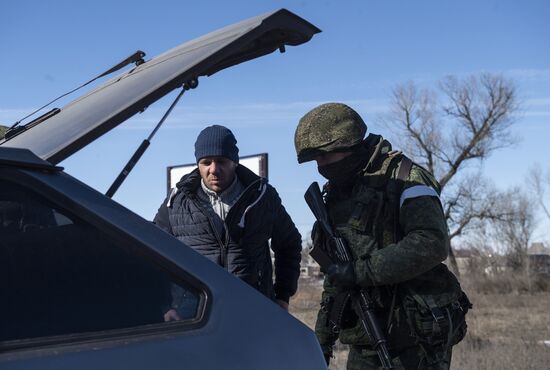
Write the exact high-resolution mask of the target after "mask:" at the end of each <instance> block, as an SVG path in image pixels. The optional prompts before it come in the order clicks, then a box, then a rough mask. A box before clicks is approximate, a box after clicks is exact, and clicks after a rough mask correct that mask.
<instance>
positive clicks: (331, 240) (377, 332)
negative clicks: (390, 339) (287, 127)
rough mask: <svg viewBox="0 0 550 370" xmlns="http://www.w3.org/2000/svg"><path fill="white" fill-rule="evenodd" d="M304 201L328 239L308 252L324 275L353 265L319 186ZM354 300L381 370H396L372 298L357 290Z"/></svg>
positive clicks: (311, 189)
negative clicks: (333, 267)
mask: <svg viewBox="0 0 550 370" xmlns="http://www.w3.org/2000/svg"><path fill="white" fill-rule="evenodd" d="M304 198H305V200H306V203H307V205H308V206H309V208H310V209H311V212H313V215H314V216H315V218H316V219H317V221H318V223H319V225H320V226H321V228H322V229H323V232H324V233H325V237H326V238H327V239H328V243H326V244H323V245H313V246H312V247H311V249H310V250H309V254H310V255H311V257H312V258H313V259H314V260H315V261H316V262H317V263H318V264H319V266H320V267H321V271H323V272H326V271H327V269H328V267H329V266H330V265H332V264H334V263H339V262H349V261H351V260H352V257H351V253H350V252H349V249H348V246H347V245H346V241H345V240H344V239H343V238H341V237H339V236H338V235H337V234H336V233H335V232H334V230H333V229H332V226H331V224H330V220H329V217H328V212H327V209H326V207H325V203H324V201H323V195H322V194H321V191H320V189H319V184H317V182H313V183H312V184H311V185H310V186H309V188H308V189H307V191H306V193H305V194H304ZM318 244H321V243H318ZM352 297H353V299H352V302H354V304H355V307H354V309H355V312H356V313H357V316H358V317H359V320H360V321H361V324H362V325H363V328H364V329H365V332H366V333H367V336H368V338H369V342H370V343H371V344H372V346H373V348H374V349H375V350H376V353H377V354H378V357H379V358H380V362H381V363H382V367H383V368H384V369H393V367H392V364H391V358H390V354H389V351H388V345H387V341H386V338H385V337H384V333H383V332H382V330H381V329H380V325H379V324H378V320H377V319H376V316H375V314H374V302H373V300H372V298H371V296H370V294H369V293H368V292H367V291H366V290H365V289H358V290H357V291H355V292H352Z"/></svg>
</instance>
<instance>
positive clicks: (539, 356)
mask: <svg viewBox="0 0 550 370" xmlns="http://www.w3.org/2000/svg"><path fill="white" fill-rule="evenodd" d="M320 295H321V285H320V284H319V283H312V282H310V281H307V280H304V281H301V285H300V288H299V291H298V294H297V295H296V296H295V297H294V298H293V299H292V301H291V313H292V314H293V315H294V316H295V317H297V318H298V319H299V320H301V321H303V322H304V323H306V324H307V325H308V326H309V327H311V328H313V326H314V323H315V317H316V315H317V309H318V307H319V299H320ZM468 295H469V296H470V299H471V301H472V303H473V304H474V309H473V310H472V311H470V312H469V313H468V318H467V320H468V334H467V336H466V338H465V339H464V340H463V341H462V342H461V343H460V344H458V345H457V346H455V347H454V349H453V362H452V366H451V368H452V369H454V370H458V369H487V370H493V369H494V370H496V369H522V370H523V369H537V370H538V369H550V342H548V345H545V344H543V341H545V340H546V341H550V293H548V292H538V293H525V292H523V293H518V292H511V293H484V294H482V293H475V292H470V291H468ZM337 349H338V351H337V352H338V353H337V356H336V358H335V359H333V360H332V361H331V366H330V368H331V369H332V370H343V369H345V361H346V349H345V346H342V345H338V346H337Z"/></svg>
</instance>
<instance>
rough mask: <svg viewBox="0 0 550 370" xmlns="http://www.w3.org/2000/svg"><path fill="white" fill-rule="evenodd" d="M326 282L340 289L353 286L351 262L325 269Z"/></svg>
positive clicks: (353, 274) (353, 275) (336, 264)
mask: <svg viewBox="0 0 550 370" xmlns="http://www.w3.org/2000/svg"><path fill="white" fill-rule="evenodd" d="M327 276H328V281H329V283H330V284H332V285H334V286H335V287H337V288H340V289H347V288H351V287H353V286H354V285H355V273H354V272H353V262H351V261H348V262H340V263H334V264H332V265H330V266H329V267H328V269H327Z"/></svg>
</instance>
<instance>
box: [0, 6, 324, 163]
mask: <svg viewBox="0 0 550 370" xmlns="http://www.w3.org/2000/svg"><path fill="white" fill-rule="evenodd" d="M318 32H320V30H319V29H318V28H317V27H315V26H314V25H312V24H311V23H309V22H307V21H306V20H304V19H302V18H300V17H298V16H297V15H295V14H293V13H291V12H290V11H288V10H286V9H280V10H277V11H275V12H272V13H268V14H265V15H260V16H257V17H254V18H250V19H248V20H245V21H242V22H239V23H236V24H234V25H231V26H228V27H225V28H222V29H220V30H217V31H215V32H212V33H209V34H207V35H205V36H202V37H199V38H197V39H195V40H192V41H190V42H187V43H184V44H182V45H180V46H178V47H176V48H174V49H172V50H169V51H167V52H166V53H164V54H161V55H159V56H157V57H154V58H152V59H151V60H149V61H146V62H145V63H143V64H140V65H139V66H137V67H135V68H134V69H132V70H130V71H129V72H126V73H123V74H120V75H118V76H117V77H115V78H113V79H111V80H109V81H107V82H106V83H104V84H103V85H101V86H99V87H97V88H95V89H94V90H92V91H91V92H89V93H88V94H86V95H84V96H82V97H80V98H78V99H76V100H74V101H72V102H71V103H69V104H67V105H66V106H65V107H63V108H62V109H61V111H60V112H59V113H57V114H55V115H54V116H52V117H50V118H48V119H47V120H45V121H43V122H41V123H40V124H36V125H33V126H32V127H28V129H27V130H24V131H22V132H20V133H19V134H16V135H14V136H13V137H11V138H10V139H7V140H3V141H0V145H1V146H4V147H15V148H26V149H30V150H31V151H32V152H33V153H35V154H36V155H37V156H39V157H40V158H42V159H44V160H47V161H49V162H51V163H53V164H57V163H59V162H61V161H62V160H64V159H65V158H67V157H69V156H70V155H71V154H73V153H75V152H76V151H78V150H80V149H81V148H83V147H84V146H86V145H87V144H89V143H91V142H92V141H94V140H95V139H97V138H98V137H100V136H101V135H103V134H104V133H106V132H107V131H109V130H111V129H112V128H114V127H116V126H117V125H119V124H120V123H122V122H124V121H125V120H126V119H128V118H129V117H131V116H133V115H134V114H135V113H137V112H139V111H142V110H144V109H145V108H146V107H147V106H149V105H150V104H152V103H153V102H155V101H157V100H158V99H160V98H161V97H163V96H164V95H166V94H168V93H169V92H171V91H172V90H174V89H177V88H179V87H181V86H182V85H183V84H184V83H185V82H187V81H190V80H192V79H196V78H198V77H200V76H209V75H212V74H214V73H216V72H218V71H220V70H222V69H224V68H227V67H230V66H233V65H236V64H239V63H242V62H245V61H247V60H250V59H254V58H257V57H260V56H262V55H266V54H269V53H271V52H273V51H275V50H277V49H279V48H281V47H284V46H285V45H300V44H303V43H305V42H307V41H309V40H310V39H311V37H312V36H313V35H314V34H316V33H318ZM29 126H30V125H29Z"/></svg>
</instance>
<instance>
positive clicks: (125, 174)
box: [105, 78, 199, 198]
mask: <svg viewBox="0 0 550 370" xmlns="http://www.w3.org/2000/svg"><path fill="white" fill-rule="evenodd" d="M198 85H199V80H198V79H197V78H193V79H191V80H189V81H187V82H186V83H184V84H183V86H182V89H181V91H180V92H179V94H178V96H176V99H174V101H173V102H172V104H171V105H170V107H169V108H168V110H167V111H166V113H164V115H163V116H162V118H161V119H160V121H159V123H157V125H156V126H155V128H154V129H153V131H152V132H151V133H150V134H149V137H147V139H145V140H143V142H142V143H141V145H140V146H139V147H138V148H137V150H136V151H135V153H134V155H132V157H131V158H130V160H129V161H128V163H126V166H124V168H123V169H122V171H121V172H120V174H119V175H118V176H117V178H116V179H115V181H114V182H113V184H112V185H111V186H110V187H109V190H107V192H106V193H105V195H106V196H108V197H109V198H112V197H113V195H114V194H115V193H116V191H117V190H118V188H119V187H120V185H122V183H123V182H124V180H126V177H128V175H129V174H130V171H132V169H133V168H134V166H135V165H136V163H137V162H138V161H139V160H140V158H141V156H142V155H143V153H145V150H147V148H148V147H149V144H151V140H152V139H153V136H155V134H156V133H157V131H158V129H159V128H160V126H161V125H162V124H163V123H164V121H165V120H166V118H167V117H168V116H169V115H170V113H171V112H172V109H174V107H175V106H176V104H178V101H179V100H180V98H181V97H182V95H183V93H184V92H185V91H187V90H189V89H194V88H196V87H197V86H198Z"/></svg>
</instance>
